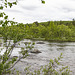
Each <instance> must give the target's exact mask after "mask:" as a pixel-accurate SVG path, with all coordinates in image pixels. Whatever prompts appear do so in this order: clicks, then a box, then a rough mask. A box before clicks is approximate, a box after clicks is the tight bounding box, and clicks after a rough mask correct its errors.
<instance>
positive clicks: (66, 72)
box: [24, 53, 71, 75]
mask: <svg viewBox="0 0 75 75" xmlns="http://www.w3.org/2000/svg"><path fill="white" fill-rule="evenodd" d="M61 58H62V53H61V55H60V57H58V59H56V58H55V59H54V60H52V59H50V62H49V64H47V65H45V66H42V67H41V68H40V69H38V70H34V72H31V71H30V70H29V68H30V67H27V68H25V69H24V71H25V75H70V72H71V71H70V69H69V67H68V66H65V67H63V66H62V65H61V64H60V63H59V60H60V59H61ZM59 66H61V68H59ZM57 68H59V69H57Z"/></svg>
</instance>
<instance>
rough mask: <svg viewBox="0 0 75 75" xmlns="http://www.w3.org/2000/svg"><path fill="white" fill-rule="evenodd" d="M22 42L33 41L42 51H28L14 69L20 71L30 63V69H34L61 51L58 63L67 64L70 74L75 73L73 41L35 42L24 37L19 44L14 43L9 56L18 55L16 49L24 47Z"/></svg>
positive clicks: (57, 55)
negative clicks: (14, 45) (26, 55)
mask: <svg viewBox="0 0 75 75" xmlns="http://www.w3.org/2000/svg"><path fill="white" fill-rule="evenodd" d="M24 42H35V46H34V48H35V49H38V50H40V51H41V52H42V53H38V54H35V53H29V56H28V57H27V58H25V59H21V61H20V62H18V63H17V65H15V67H14V68H15V69H17V70H19V71H21V72H22V71H23V70H24V68H25V67H27V66H29V65H31V71H32V70H33V69H34V70H35V69H38V68H40V67H41V66H44V65H46V64H48V63H49V60H50V59H54V58H57V57H59V56H60V54H61V53H63V55H62V56H63V58H62V59H61V60H62V61H60V63H62V64H63V65H64V66H69V67H70V70H71V71H72V75H75V42H48V41H40V42H43V44H37V43H38V42H39V41H31V40H27V39H25V40H23V41H20V42H19V43H20V46H18V45H16V47H15V48H14V51H13V53H12V55H11V56H19V54H18V51H20V49H21V47H24ZM3 52H4V50H3ZM3 52H2V53H3ZM2 53H1V54H2ZM23 75H24V73H23Z"/></svg>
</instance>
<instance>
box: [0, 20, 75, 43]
mask: <svg viewBox="0 0 75 75" xmlns="http://www.w3.org/2000/svg"><path fill="white" fill-rule="evenodd" d="M0 32H1V33H2V34H1V35H3V33H6V36H7V38H10V39H12V40H14V39H15V36H16V38H17V37H18V40H19V38H21V39H42V40H48V41H69V42H70V41H75V20H73V21H48V22H41V23H38V22H37V21H36V22H34V23H32V24H23V23H18V24H14V25H13V24H12V25H11V26H6V27H0ZM14 33H15V34H14ZM16 34H18V35H16ZM1 35H0V36H1Z"/></svg>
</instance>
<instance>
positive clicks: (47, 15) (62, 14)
mask: <svg viewBox="0 0 75 75" xmlns="http://www.w3.org/2000/svg"><path fill="white" fill-rule="evenodd" d="M45 2H46V3H45V4H42V3H41V0H36V1H35V0H19V2H18V5H17V6H13V7H12V8H11V9H10V8H8V9H5V10H4V11H5V12H6V13H7V14H8V15H9V16H10V17H9V18H10V19H12V18H13V17H15V21H18V22H23V23H30V22H34V21H39V22H41V21H49V20H72V18H75V0H45Z"/></svg>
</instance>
